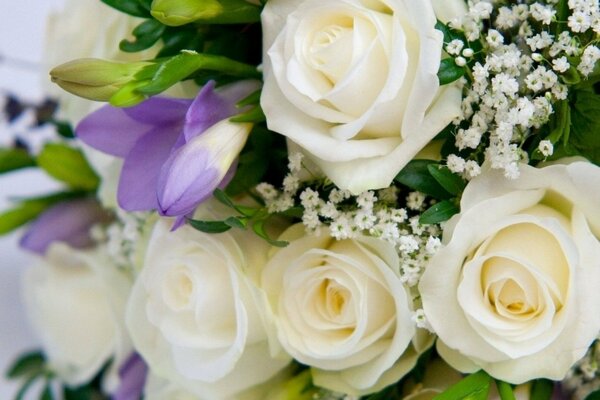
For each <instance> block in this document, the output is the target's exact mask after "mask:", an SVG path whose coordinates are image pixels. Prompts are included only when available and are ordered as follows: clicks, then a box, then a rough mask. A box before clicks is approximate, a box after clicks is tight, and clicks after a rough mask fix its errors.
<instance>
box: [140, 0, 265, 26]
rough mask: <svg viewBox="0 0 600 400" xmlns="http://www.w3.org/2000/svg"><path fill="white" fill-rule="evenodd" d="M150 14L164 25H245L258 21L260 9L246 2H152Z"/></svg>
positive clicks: (156, 0) (224, 0) (167, 0)
mask: <svg viewBox="0 0 600 400" xmlns="http://www.w3.org/2000/svg"><path fill="white" fill-rule="evenodd" d="M150 13H151V14H152V16H153V17H154V18H156V19H157V20H159V21H160V22H162V23H163V24H165V25H169V26H180V25H184V24H189V23H191V22H194V21H201V22H204V23H219V24H230V23H234V24H235V23H247V22H257V21H259V20H260V7H259V6H257V5H256V4H253V3H252V2H249V1H247V0H153V1H152V7H151V11H150Z"/></svg>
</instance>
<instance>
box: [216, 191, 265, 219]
mask: <svg viewBox="0 0 600 400" xmlns="http://www.w3.org/2000/svg"><path fill="white" fill-rule="evenodd" d="M213 196H214V197H215V199H217V200H218V201H219V202H221V203H223V204H225V205H226V206H228V207H230V208H233V209H234V210H236V211H237V212H239V213H240V214H242V215H244V216H246V217H253V216H254V215H256V212H257V211H258V210H257V209H256V208H254V207H246V206H240V205H237V204H235V203H234V202H233V200H231V199H230V198H229V196H228V195H227V193H225V192H224V191H222V190H221V189H215V191H214V192H213Z"/></svg>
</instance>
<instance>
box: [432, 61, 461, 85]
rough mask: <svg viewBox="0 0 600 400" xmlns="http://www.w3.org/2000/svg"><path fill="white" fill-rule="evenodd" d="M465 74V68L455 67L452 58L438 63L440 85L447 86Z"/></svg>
mask: <svg viewBox="0 0 600 400" xmlns="http://www.w3.org/2000/svg"><path fill="white" fill-rule="evenodd" d="M465 72H467V70H466V69H465V67H459V66H458V65H456V62H455V61H454V58H444V59H443V60H442V62H441V63H440V69H439V71H438V79H439V81H440V85H447V84H449V83H452V82H454V81H456V80H458V79H460V78H461V77H462V76H463V75H464V74H465Z"/></svg>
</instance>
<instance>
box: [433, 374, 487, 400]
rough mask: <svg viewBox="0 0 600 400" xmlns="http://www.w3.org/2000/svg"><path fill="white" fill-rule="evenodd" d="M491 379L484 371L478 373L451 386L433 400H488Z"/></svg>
mask: <svg viewBox="0 0 600 400" xmlns="http://www.w3.org/2000/svg"><path fill="white" fill-rule="evenodd" d="M490 381H491V378H490V376H489V375H488V374H486V373H485V372H483V371H479V372H476V373H474V374H471V375H469V376H467V377H466V378H464V379H462V380H461V381H460V382H458V383H457V384H455V385H453V386H451V387H450V388H449V389H447V390H445V391H444V392H443V393H441V394H438V395H437V396H435V397H434V398H433V400H462V399H464V400H467V399H468V400H486V399H487V396H488V392H489V390H490Z"/></svg>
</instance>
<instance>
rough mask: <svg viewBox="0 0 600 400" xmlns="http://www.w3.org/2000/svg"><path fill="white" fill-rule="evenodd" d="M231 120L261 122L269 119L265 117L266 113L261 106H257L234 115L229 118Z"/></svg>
mask: <svg viewBox="0 0 600 400" xmlns="http://www.w3.org/2000/svg"><path fill="white" fill-rule="evenodd" d="M229 120H230V121H231V122H251V123H253V124H257V123H259V122H263V121H266V120H267V117H265V113H264V112H263V110H262V108H261V107H260V106H256V107H254V108H252V109H251V110H249V111H246V112H244V113H241V114H237V115H234V116H233V117H231V118H229Z"/></svg>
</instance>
